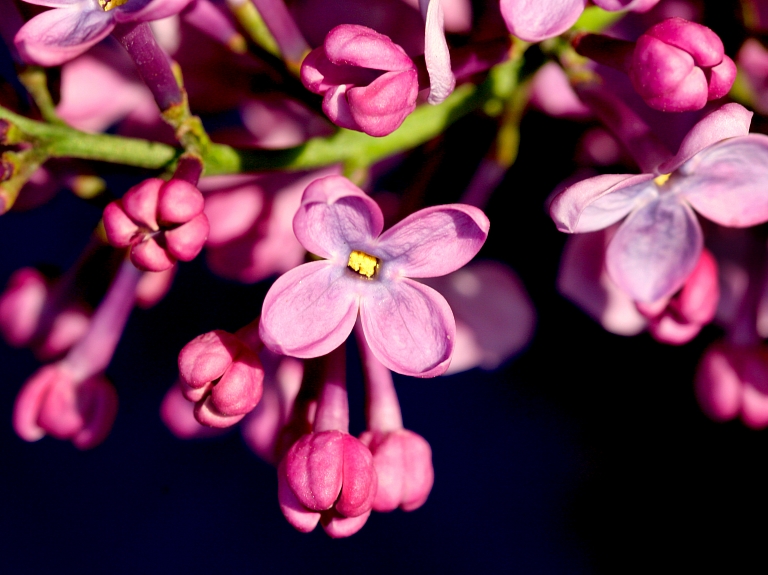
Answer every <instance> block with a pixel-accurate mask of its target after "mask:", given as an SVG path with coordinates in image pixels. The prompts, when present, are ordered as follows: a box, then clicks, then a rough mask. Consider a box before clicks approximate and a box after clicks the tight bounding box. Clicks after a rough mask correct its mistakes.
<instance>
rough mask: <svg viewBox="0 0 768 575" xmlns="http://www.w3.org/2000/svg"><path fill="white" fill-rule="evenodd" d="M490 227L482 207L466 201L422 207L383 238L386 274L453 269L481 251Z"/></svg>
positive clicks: (438, 273) (424, 273)
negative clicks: (480, 208) (465, 202)
mask: <svg viewBox="0 0 768 575" xmlns="http://www.w3.org/2000/svg"><path fill="white" fill-rule="evenodd" d="M489 227H490V222H489V221H488V217H487V216H486V215H485V214H484V213H483V211H482V210H479V209H477V208H475V207H472V206H467V205H464V204H447V205H443V206H434V207H431V208H425V209H423V210H419V211H418V212H416V213H414V214H411V215H410V216H408V217H407V218H405V219H404V220H402V221H401V222H399V223H397V224H396V225H394V226H392V227H391V228H390V229H388V230H387V231H386V232H384V233H383V234H382V235H381V237H380V238H379V243H378V246H377V253H379V254H381V257H382V259H383V260H384V264H383V266H382V274H383V275H384V276H385V277H390V278H396V277H398V276H407V277H414V278H422V277H437V276H442V275H445V274H448V273H451V272H452V271H455V270H457V269H459V268H460V267H462V266H463V265H464V264H466V263H467V262H469V260H471V259H472V258H473V257H475V255H476V254H477V252H478V251H480V248H481V247H482V246H483V243H485V239H486V238H487V237H488V228H489Z"/></svg>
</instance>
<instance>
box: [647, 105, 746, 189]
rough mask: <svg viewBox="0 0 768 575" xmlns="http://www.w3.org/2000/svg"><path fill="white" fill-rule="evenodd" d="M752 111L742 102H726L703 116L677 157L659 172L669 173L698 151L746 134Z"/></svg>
mask: <svg viewBox="0 0 768 575" xmlns="http://www.w3.org/2000/svg"><path fill="white" fill-rule="evenodd" d="M751 121H752V112H750V111H749V110H747V109H746V108H745V107H744V106H741V105H740V104H725V105H723V106H721V107H720V108H718V109H717V110H715V111H714V112H711V113H710V114H708V115H707V116H705V117H704V118H702V119H701V120H700V121H699V122H698V123H697V124H696V125H695V126H694V127H693V128H691V131H690V132H688V134H687V135H686V136H685V139H683V143H682V144H680V149H679V150H678V151H677V154H676V155H675V157H673V158H670V159H669V160H667V161H666V162H664V163H663V164H661V165H660V166H659V167H658V169H657V172H658V173H660V174H669V173H671V172H673V171H675V170H676V169H677V168H679V167H680V166H681V165H682V164H684V163H685V162H687V161H688V160H690V159H691V158H692V157H693V156H694V155H696V154H697V153H698V152H700V151H701V150H703V149H704V148H706V147H707V146H711V145H712V144H715V143H717V142H719V141H720V140H724V139H726V138H733V137H735V136H746V135H747V134H748V133H749V124H750V122H751Z"/></svg>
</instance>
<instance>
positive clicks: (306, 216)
mask: <svg viewBox="0 0 768 575" xmlns="http://www.w3.org/2000/svg"><path fill="white" fill-rule="evenodd" d="M383 227H384V216H383V215H382V213H381V209H380V208H379V206H378V204H376V202H375V201H374V200H372V199H371V198H369V197H368V196H367V195H366V194H365V192H364V191H363V190H361V189H360V188H358V187H357V186H355V185H354V184H353V183H352V182H350V181H349V180H348V179H346V178H344V177H342V176H326V177H324V178H320V179H317V180H315V181H314V182H312V183H311V184H309V186H307V189H306V190H304V195H303V196H302V198H301V207H300V208H299V211H298V212H296V216H295V217H294V219H293V231H294V233H295V234H296V238H298V240H299V242H300V243H301V245H303V246H304V247H305V248H306V249H307V251H310V252H312V253H313V254H316V255H318V256H320V257H322V258H328V259H339V260H344V261H343V262H341V261H340V263H343V265H346V264H347V258H348V257H349V252H350V251H351V250H353V249H356V248H359V247H362V246H365V245H367V244H369V243H370V241H371V239H372V238H375V237H376V236H378V235H379V234H380V233H381V230H382V228H383Z"/></svg>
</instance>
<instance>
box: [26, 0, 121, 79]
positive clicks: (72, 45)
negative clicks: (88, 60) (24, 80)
mask: <svg viewBox="0 0 768 575" xmlns="http://www.w3.org/2000/svg"><path fill="white" fill-rule="evenodd" d="M114 27H115V24H114V22H113V20H112V18H111V17H110V16H109V14H108V13H107V12H103V11H102V10H84V9H80V8H57V9H54V10H49V11H47V12H43V13H42V14H38V15H37V16H35V17H34V18H32V20H30V21H29V22H27V23H26V24H24V26H22V28H21V30H19V32H18V33H17V34H16V38H15V40H14V42H15V44H16V48H17V49H18V51H19V53H20V54H21V56H22V58H24V60H25V61H27V62H29V63H31V64H38V65H40V66H58V65H60V64H63V63H64V62H66V61H68V60H71V59H72V58H74V57H75V56H78V55H80V54H82V53H83V52H85V51H86V50H87V49H88V48H90V47H91V46H93V45H94V44H96V43H97V42H99V41H101V40H103V39H104V38H106V37H107V35H109V33H110V32H111V31H112V29H113V28H114Z"/></svg>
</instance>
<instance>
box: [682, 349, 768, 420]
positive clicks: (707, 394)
mask: <svg viewBox="0 0 768 575" xmlns="http://www.w3.org/2000/svg"><path fill="white" fill-rule="evenodd" d="M695 385H696V398H697V399H698V401H699V405H700V406H701V409H702V411H704V413H705V414H706V415H707V416H708V417H710V418H711V419H714V420H715V421H728V420H730V419H734V418H735V417H737V416H740V417H741V420H742V421H743V422H744V424H745V425H747V426H748V427H751V428H753V429H762V428H764V427H766V426H768V353H767V352H766V349H765V348H763V347H760V346H757V345H749V346H736V345H730V344H727V343H717V344H715V345H713V346H712V347H710V348H709V349H708V350H707V351H706V352H705V353H704V356H703V357H702V359H701V363H700V364H699V367H698V371H697V373H696V381H695Z"/></svg>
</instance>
